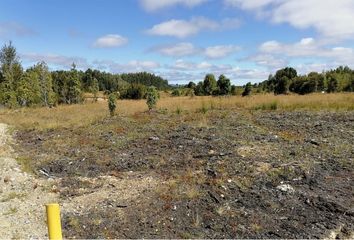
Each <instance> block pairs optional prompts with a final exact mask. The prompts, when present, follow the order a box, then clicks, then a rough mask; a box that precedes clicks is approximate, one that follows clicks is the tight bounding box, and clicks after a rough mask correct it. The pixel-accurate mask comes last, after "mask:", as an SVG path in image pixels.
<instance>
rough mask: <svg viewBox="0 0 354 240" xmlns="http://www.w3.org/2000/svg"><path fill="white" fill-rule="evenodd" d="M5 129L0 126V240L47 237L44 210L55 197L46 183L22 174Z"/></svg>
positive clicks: (46, 181) (5, 127)
mask: <svg viewBox="0 0 354 240" xmlns="http://www.w3.org/2000/svg"><path fill="white" fill-rule="evenodd" d="M11 141H12V139H11V136H10V134H9V133H8V127H7V126H6V125H4V124H0V226H1V227H0V236H1V238H2V239H10V238H11V239H12V238H16V239H19V238H31V239H42V238H46V237H47V229H46V217H45V207H44V205H45V204H46V203H50V202H52V201H55V199H56V197H57V194H54V193H52V192H50V191H48V188H49V181H48V180H42V179H37V178H35V177H34V176H32V175H30V174H27V173H25V172H23V171H22V170H21V167H20V166H19V165H18V163H17V162H16V160H15V158H16V155H15V153H14V151H13V149H12V148H11V146H10V143H11Z"/></svg>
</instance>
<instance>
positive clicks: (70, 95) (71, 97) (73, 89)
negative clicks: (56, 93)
mask: <svg viewBox="0 0 354 240" xmlns="http://www.w3.org/2000/svg"><path fill="white" fill-rule="evenodd" d="M67 87H68V90H67V97H66V98H67V103H68V104H73V103H81V102H82V100H83V97H82V91H81V81H80V77H79V73H78V71H77V70H76V65H75V64H74V63H73V65H72V68H71V71H70V75H69V79H68V83H67Z"/></svg>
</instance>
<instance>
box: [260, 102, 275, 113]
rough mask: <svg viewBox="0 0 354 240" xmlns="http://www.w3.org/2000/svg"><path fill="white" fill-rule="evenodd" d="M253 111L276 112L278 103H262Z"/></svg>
mask: <svg viewBox="0 0 354 240" xmlns="http://www.w3.org/2000/svg"><path fill="white" fill-rule="evenodd" d="M254 109H255V110H273V111H275V110H277V109H278V102H277V101H273V102H270V103H262V104H260V105H257V106H255V107H254Z"/></svg>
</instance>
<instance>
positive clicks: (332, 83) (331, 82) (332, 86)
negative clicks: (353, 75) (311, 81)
mask: <svg viewBox="0 0 354 240" xmlns="http://www.w3.org/2000/svg"><path fill="white" fill-rule="evenodd" d="M327 81H328V84H327V92H328V93H333V92H336V91H337V89H338V80H337V78H335V76H334V75H333V74H331V75H329V76H328V77H327Z"/></svg>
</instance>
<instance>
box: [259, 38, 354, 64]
mask: <svg viewBox="0 0 354 240" xmlns="http://www.w3.org/2000/svg"><path fill="white" fill-rule="evenodd" d="M259 50H260V51H261V52H263V53H268V54H272V55H282V56H288V57H293V58H298V57H301V58H316V57H317V58H322V59H323V58H327V59H329V60H331V61H336V62H338V63H339V64H344V65H353V64H354V49H352V48H347V47H338V46H337V47H329V46H323V45H322V44H321V43H319V42H316V41H315V40H314V39H313V38H304V39H301V40H300V41H299V42H296V43H293V44H283V43H279V42H277V41H269V42H265V43H263V44H262V45H261V46H260V48H259Z"/></svg>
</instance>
